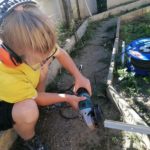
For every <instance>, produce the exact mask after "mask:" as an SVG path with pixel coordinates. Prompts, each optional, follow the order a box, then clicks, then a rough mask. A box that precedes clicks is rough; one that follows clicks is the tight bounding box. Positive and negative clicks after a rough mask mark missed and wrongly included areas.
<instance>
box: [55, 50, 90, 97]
mask: <svg viewBox="0 0 150 150" xmlns="http://www.w3.org/2000/svg"><path fill="white" fill-rule="evenodd" d="M55 57H56V58H57V59H58V61H59V62H60V63H61V64H62V65H63V67H64V68H65V69H66V70H68V71H69V72H70V73H71V74H72V76H73V77H74V78H75V86H74V92H76V91H77V90H78V88H80V87H84V88H86V89H87V90H88V92H89V94H90V95H91V94H92V91H91V85H90V81H89V80H88V79H87V78H85V77H84V76H83V75H82V74H81V73H80V71H79V70H78V68H77V67H76V65H75V63H74V62H73V60H72V58H71V57H70V56H69V55H68V53H67V52H66V51H64V50H63V49H61V48H59V49H58V51H57V52H56V54H55Z"/></svg>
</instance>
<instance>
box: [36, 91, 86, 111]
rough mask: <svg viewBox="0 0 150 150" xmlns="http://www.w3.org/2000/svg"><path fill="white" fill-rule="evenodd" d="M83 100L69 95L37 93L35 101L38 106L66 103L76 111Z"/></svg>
mask: <svg viewBox="0 0 150 150" xmlns="http://www.w3.org/2000/svg"><path fill="white" fill-rule="evenodd" d="M84 99H85V97H78V96H75V95H69V94H58V93H45V92H38V96H37V97H36V99H35V100H36V102H37V104H38V105H40V106H47V105H51V104H56V103H61V102H67V103H69V104H70V105H71V106H72V107H73V108H74V109H78V103H79V101H82V100H84Z"/></svg>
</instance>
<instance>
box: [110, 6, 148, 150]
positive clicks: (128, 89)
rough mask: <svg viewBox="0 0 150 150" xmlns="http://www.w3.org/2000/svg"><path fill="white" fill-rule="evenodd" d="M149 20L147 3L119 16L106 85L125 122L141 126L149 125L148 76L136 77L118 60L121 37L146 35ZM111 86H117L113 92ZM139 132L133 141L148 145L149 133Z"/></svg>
mask: <svg viewBox="0 0 150 150" xmlns="http://www.w3.org/2000/svg"><path fill="white" fill-rule="evenodd" d="M149 24H150V7H147V8H144V9H140V10H137V11H134V12H132V13H128V14H126V15H123V16H121V17H120V18H119V20H118V30H117V34H116V40H115V44H114V48H113V53H112V61H111V66H110V70H109V72H110V73H109V76H108V79H110V80H108V82H107V84H108V85H109V86H108V95H111V94H112V95H111V97H112V100H113V101H114V102H115V104H116V106H117V107H118V108H119V110H120V111H121V112H122V114H123V120H124V121H125V122H127V123H133V124H142V125H144V126H147V124H148V125H149V121H150V109H149V106H150V105H149V101H148V100H149V98H150V97H149V94H150V91H149V85H150V77H149V76H148V77H141V76H138V77H135V76H134V75H133V74H132V73H129V72H127V71H126V65H124V66H122V65H120V64H121V55H122V54H121V53H122V52H121V49H122V48H121V44H122V41H125V43H126V44H129V43H130V42H131V41H133V40H135V39H137V38H144V37H148V36H149V35H150V26H149ZM116 54H117V55H116ZM115 56H116V57H115ZM112 72H114V74H112ZM112 81H113V82H112ZM112 85H113V86H112ZM113 90H116V92H114V91H113ZM114 95H116V96H114ZM142 136H144V135H140V134H136V138H135V140H134V141H133V143H134V142H135V141H136V140H137V139H138V140H139V141H143V143H145V146H144V147H143V146H142V147H139V148H140V150H142V149H150V142H149V139H148V137H147V136H146V135H145V136H144V137H142ZM144 138H145V139H144ZM146 141H147V142H146Z"/></svg>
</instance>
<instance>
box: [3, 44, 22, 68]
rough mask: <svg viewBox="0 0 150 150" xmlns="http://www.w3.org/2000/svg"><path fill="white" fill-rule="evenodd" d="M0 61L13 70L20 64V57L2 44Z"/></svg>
mask: <svg viewBox="0 0 150 150" xmlns="http://www.w3.org/2000/svg"><path fill="white" fill-rule="evenodd" d="M0 61H2V62H3V63H4V64H5V65H6V66H8V67H11V68H14V67H16V66H18V65H20V64H21V63H22V59H21V57H20V56H18V55H17V54H16V53H15V52H14V51H13V50H11V48H9V47H8V46H7V45H5V44H4V43H3V44H1V45H0Z"/></svg>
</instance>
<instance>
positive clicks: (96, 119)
mask: <svg viewBox="0 0 150 150" xmlns="http://www.w3.org/2000/svg"><path fill="white" fill-rule="evenodd" d="M77 95H78V96H84V97H86V99H85V100H83V101H80V102H79V110H80V114H81V116H82V118H83V120H84V121H85V123H86V124H87V126H88V127H89V128H90V129H92V130H93V129H95V128H96V127H98V126H99V124H102V123H103V121H104V117H103V111H102V109H101V108H100V106H99V105H98V104H95V105H94V104H93V103H92V100H91V97H90V95H89V93H88V91H87V90H86V89H85V88H79V89H78V90H77Z"/></svg>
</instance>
